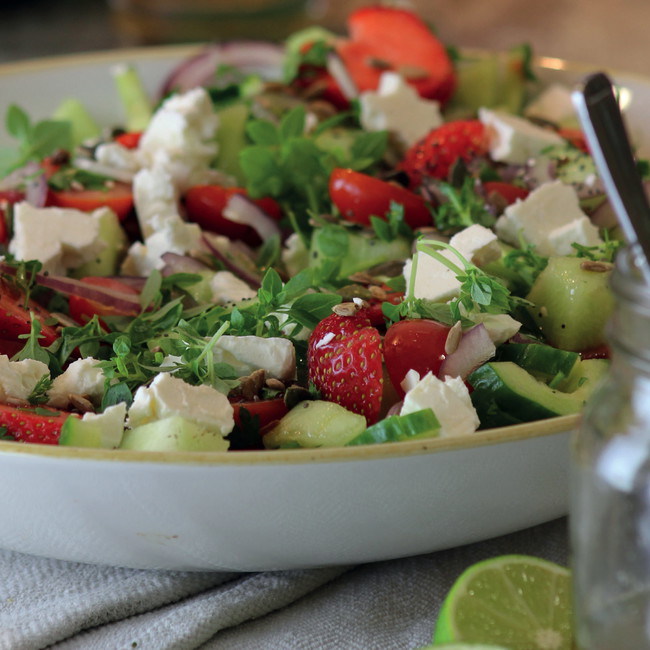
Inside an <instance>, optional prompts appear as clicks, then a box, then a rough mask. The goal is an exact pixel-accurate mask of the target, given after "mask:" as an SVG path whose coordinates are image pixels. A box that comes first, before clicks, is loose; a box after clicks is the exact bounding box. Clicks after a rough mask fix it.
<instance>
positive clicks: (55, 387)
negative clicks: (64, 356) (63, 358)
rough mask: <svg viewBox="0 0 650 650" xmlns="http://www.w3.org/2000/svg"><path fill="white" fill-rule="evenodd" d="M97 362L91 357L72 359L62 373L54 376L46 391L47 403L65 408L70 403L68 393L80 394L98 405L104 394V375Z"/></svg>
mask: <svg viewBox="0 0 650 650" xmlns="http://www.w3.org/2000/svg"><path fill="white" fill-rule="evenodd" d="M98 363H99V362H98V361H97V359H93V358H92V357H86V358H84V359H77V360H75V361H73V362H72V363H71V364H70V365H69V366H68V367H67V368H66V369H65V370H64V372H63V373H62V374H60V375H59V376H58V377H55V378H54V380H53V381H52V386H51V387H50V390H49V391H48V393H47V396H48V402H47V403H48V404H49V405H50V406H53V407H54V408H60V409H65V408H67V407H68V406H69V404H70V395H81V396H82V397H85V398H86V399H88V400H90V401H91V402H92V403H93V404H94V405H95V406H98V405H99V404H100V403H101V401H102V397H103V396H104V382H105V379H106V377H105V376H104V373H103V371H102V369H101V368H98V367H97V364H98Z"/></svg>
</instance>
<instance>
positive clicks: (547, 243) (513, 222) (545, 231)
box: [495, 180, 602, 255]
mask: <svg viewBox="0 0 650 650" xmlns="http://www.w3.org/2000/svg"><path fill="white" fill-rule="evenodd" d="M495 229H496V232H497V234H498V235H499V237H500V238H501V239H503V240H504V241H505V242H508V243H510V244H512V245H513V246H519V243H520V237H523V239H524V241H526V242H529V243H531V244H534V245H535V247H536V252H538V253H539V254H540V255H569V254H571V253H572V252H573V248H572V246H571V244H573V243H574V242H575V243H578V244H582V245H583V246H597V245H598V244H600V243H602V240H601V238H600V235H599V234H598V228H597V227H596V226H594V225H593V224H592V223H591V221H590V220H589V217H587V215H585V213H584V212H583V211H582V210H581V209H580V202H579V199H578V195H577V194H576V191H575V190H574V189H573V187H571V186H569V185H565V184H564V183H562V181H559V180H556V181H553V182H551V183H544V184H543V185H540V186H539V187H538V188H536V189H535V190H533V191H532V192H531V193H530V194H529V195H528V196H527V197H526V198H525V199H523V200H518V201H516V202H515V203H513V204H512V205H509V206H508V207H507V208H506V209H505V211H504V213H503V215H501V216H500V217H499V218H498V219H497V222H496V225H495Z"/></svg>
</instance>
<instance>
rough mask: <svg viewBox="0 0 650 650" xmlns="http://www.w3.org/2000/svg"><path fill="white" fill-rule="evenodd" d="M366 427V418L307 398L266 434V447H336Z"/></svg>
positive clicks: (340, 407) (351, 438)
mask: <svg viewBox="0 0 650 650" xmlns="http://www.w3.org/2000/svg"><path fill="white" fill-rule="evenodd" d="M365 429H366V418H365V417H363V415H358V414H356V413H352V411H348V410H347V409H346V408H344V407H343V406H341V405H340V404H336V403H334V402H326V401H321V400H304V401H302V402H299V403H298V404H297V405H296V406H294V407H293V408H292V409H291V410H290V411H289V412H288V413H287V414H286V415H285V416H284V417H283V418H282V419H281V420H280V421H279V422H278V423H277V424H276V425H275V426H274V427H273V429H271V431H269V432H268V433H266V434H265V435H264V437H263V442H264V446H265V447H266V448H267V449H288V448H296V447H310V448H313V447H337V446H343V445H346V444H348V443H349V442H350V441H351V440H353V439H354V438H356V437H357V436H359V435H360V434H361V433H363V432H364V431H365Z"/></svg>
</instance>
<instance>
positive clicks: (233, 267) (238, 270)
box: [203, 232, 262, 289]
mask: <svg viewBox="0 0 650 650" xmlns="http://www.w3.org/2000/svg"><path fill="white" fill-rule="evenodd" d="M214 236H215V235H213V234H212V233H209V232H204V233H203V243H204V244H205V245H206V247H207V248H208V250H209V251H210V253H212V255H214V256H215V257H216V258H217V259H218V260H219V261H220V262H221V263H222V264H223V265H224V267H225V268H226V269H227V270H228V271H230V272H231V273H233V274H234V275H236V276H237V277H238V278H240V279H241V280H243V281H244V282H246V284H248V285H249V286H250V287H252V288H253V289H259V288H260V287H261V286H262V282H261V280H260V277H259V276H258V275H255V274H254V273H252V272H251V271H249V270H248V269H246V268H244V267H243V266H241V265H238V264H237V263H236V262H235V261H234V260H233V259H232V258H230V257H229V256H228V255H226V254H224V253H222V252H221V250H220V249H219V246H218V245H217V244H216V242H214V241H213V240H212V237H214Z"/></svg>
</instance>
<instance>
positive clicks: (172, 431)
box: [120, 415, 230, 451]
mask: <svg viewBox="0 0 650 650" xmlns="http://www.w3.org/2000/svg"><path fill="white" fill-rule="evenodd" d="M229 444H230V443H229V442H228V441H227V440H225V439H224V438H223V437H222V436H221V434H220V433H218V432H217V431H214V430H211V429H207V428H206V427H205V426H203V425H201V424H198V423H197V422H193V421H192V420H188V419H186V418H183V417H180V416H178V415H174V416H171V417H168V418H164V419H162V420H156V421H155V422H148V423H147V424H142V425H140V426H139V427H135V428H134V429H127V430H126V431H125V432H124V437H123V438H122V444H121V445H120V448H121V449H137V450H141V451H227V449H228V446H229Z"/></svg>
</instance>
